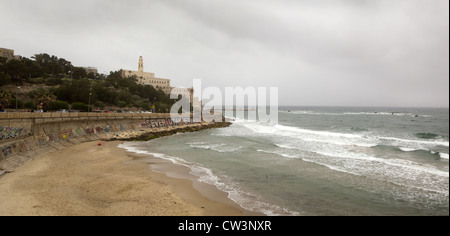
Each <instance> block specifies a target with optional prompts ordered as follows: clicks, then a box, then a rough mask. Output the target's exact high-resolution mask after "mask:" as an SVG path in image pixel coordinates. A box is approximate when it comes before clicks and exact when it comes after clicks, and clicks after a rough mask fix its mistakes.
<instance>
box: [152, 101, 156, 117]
mask: <svg viewBox="0 0 450 236" xmlns="http://www.w3.org/2000/svg"><path fill="white" fill-rule="evenodd" d="M155 103H156V98H153V106H152V108H153V113H156V107H155Z"/></svg>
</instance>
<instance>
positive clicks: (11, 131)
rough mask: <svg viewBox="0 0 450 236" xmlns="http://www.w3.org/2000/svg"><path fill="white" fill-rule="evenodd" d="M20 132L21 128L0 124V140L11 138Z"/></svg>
mask: <svg viewBox="0 0 450 236" xmlns="http://www.w3.org/2000/svg"><path fill="white" fill-rule="evenodd" d="M21 133H22V129H21V128H14V127H3V126H0V140H5V139H13V138H15V137H18V136H20V134H21Z"/></svg>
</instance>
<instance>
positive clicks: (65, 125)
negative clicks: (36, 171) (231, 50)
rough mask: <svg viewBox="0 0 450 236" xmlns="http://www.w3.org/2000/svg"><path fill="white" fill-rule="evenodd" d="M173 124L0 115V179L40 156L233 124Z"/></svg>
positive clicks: (152, 119) (158, 117)
mask: <svg viewBox="0 0 450 236" xmlns="http://www.w3.org/2000/svg"><path fill="white" fill-rule="evenodd" d="M189 120H190V119H189V118H186V119H184V120H181V121H179V122H174V121H172V120H171V118H170V116H169V114H95V113H41V114H36V113H35V114H33V113H3V114H2V113H0V128H1V129H0V131H1V136H0V137H1V139H0V175H2V174H4V173H7V172H11V171H14V169H15V168H17V167H18V166H20V165H22V164H23V163H24V162H26V161H28V160H31V159H33V158H34V157H36V156H38V155H39V154H41V153H44V152H49V151H52V150H60V149H64V148H66V147H69V146H73V145H77V144H80V143H84V142H90V141H113V140H121V141H147V140H150V139H154V138H158V137H162V136H167V135H172V134H176V133H180V132H195V131H199V130H204V129H211V128H220V127H226V126H229V125H230V123H227V122H223V123H191V122H189Z"/></svg>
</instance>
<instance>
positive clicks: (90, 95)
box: [88, 93, 92, 112]
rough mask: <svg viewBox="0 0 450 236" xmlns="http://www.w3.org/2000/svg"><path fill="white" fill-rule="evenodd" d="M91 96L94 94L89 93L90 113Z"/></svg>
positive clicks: (89, 108)
mask: <svg viewBox="0 0 450 236" xmlns="http://www.w3.org/2000/svg"><path fill="white" fill-rule="evenodd" d="M91 96H92V93H89V105H88V112H89V111H90V110H91Z"/></svg>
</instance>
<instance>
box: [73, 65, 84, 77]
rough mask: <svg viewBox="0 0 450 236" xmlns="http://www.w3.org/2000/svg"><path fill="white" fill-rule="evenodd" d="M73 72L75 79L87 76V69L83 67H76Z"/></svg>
mask: <svg viewBox="0 0 450 236" xmlns="http://www.w3.org/2000/svg"><path fill="white" fill-rule="evenodd" d="M72 73H73V79H83V78H86V77H87V73H86V70H85V69H83V68H81V67H74V68H73V71H72Z"/></svg>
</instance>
